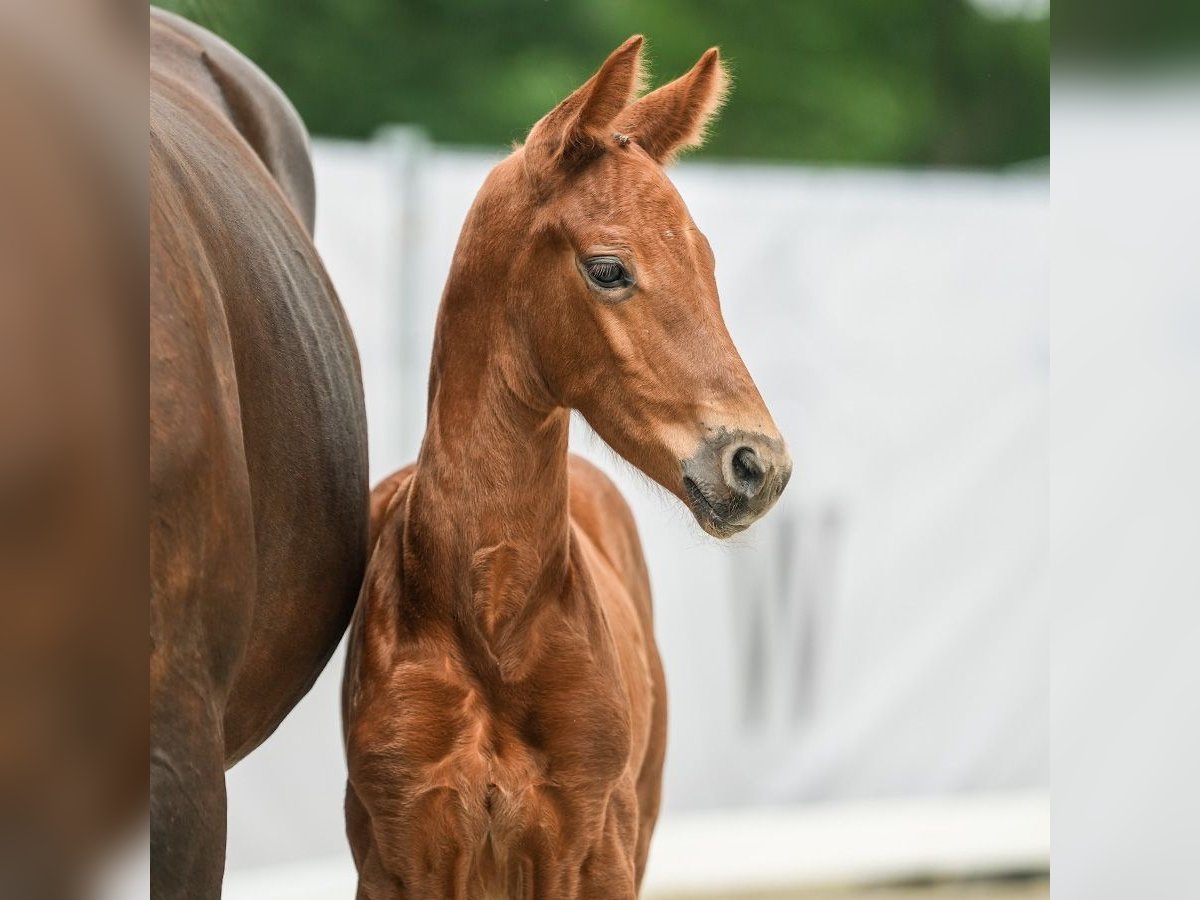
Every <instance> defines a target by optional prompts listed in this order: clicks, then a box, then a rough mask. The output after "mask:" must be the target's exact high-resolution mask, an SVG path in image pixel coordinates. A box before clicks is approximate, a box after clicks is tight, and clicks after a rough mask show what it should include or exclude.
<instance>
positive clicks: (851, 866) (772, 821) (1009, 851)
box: [224, 791, 1050, 900]
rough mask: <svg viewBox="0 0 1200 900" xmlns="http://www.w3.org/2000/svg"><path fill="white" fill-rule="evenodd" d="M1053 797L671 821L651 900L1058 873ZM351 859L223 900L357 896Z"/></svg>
mask: <svg viewBox="0 0 1200 900" xmlns="http://www.w3.org/2000/svg"><path fill="white" fill-rule="evenodd" d="M1049 866H1050V799H1049V795H1048V794H1047V793H1045V792H1040V791H1039V792H1028V793H1011V794H1009V793H1005V794H982V795H981V794H970V795H957V796H945V797H936V798H921V799H895V800H881V801H879V800H876V801H869V802H862V803H837V804H829V805H824V806H815V807H813V806H808V807H782V808H779V809H762V808H755V809H746V810H722V811H714V812H705V813H689V814H679V815H674V816H668V817H665V818H664V819H663V820H662V822H661V823H660V824H659V827H658V829H657V831H656V833H655V836H654V843H653V845H652V847H651V851H650V863H649V867H648V869H647V872H646V881H645V885H644V888H643V891H642V896H643V897H644V898H645V900H655V898H659V900H665V898H673V900H682V898H718V897H720V898H728V897H731V896H734V895H737V894H744V893H771V892H784V891H789V890H798V889H804V888H812V887H824V886H832V885H862V884H872V883H874V884H878V883H881V882H888V881H902V880H908V879H914V878H959V877H967V876H985V875H1002V874H1011V873H1021V872H1038V871H1049ZM355 886H356V878H355V873H354V868H353V865H352V864H351V862H350V859H349V854H348V853H347V854H346V855H345V856H342V857H336V858H331V859H322V860H314V861H309V862H301V863H291V864H287V865H280V866H270V867H265V868H262V869H253V870H246V871H240V872H237V871H235V872H230V873H229V874H228V876H227V877H226V879H225V892H224V896H225V900H333V898H344V897H350V896H353V895H354V891H355Z"/></svg>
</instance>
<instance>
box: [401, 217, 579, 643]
mask: <svg viewBox="0 0 1200 900" xmlns="http://www.w3.org/2000/svg"><path fill="white" fill-rule="evenodd" d="M479 205H480V204H479V203H477V204H476V206H477V207H478V206H479ZM480 219H481V216H479V215H478V213H477V210H473V211H472V213H471V215H469V216H468V219H467V224H466V225H465V226H464V229H463V235H462V237H461V239H460V242H459V247H458V250H457V251H456V253H455V259H454V264H453V266H452V269H451V274H450V277H449V279H448V281H447V284H446V289H445V292H444V294H443V296H442V303H441V308H440V310H439V313H438V322H437V329H436V333H435V338H434V352H433V359H432V362H431V366H430V377H429V404H428V420H427V425H426V429H425V436H424V440H423V442H422V444H421V451H420V455H419V457H418V460H417V467H416V470H415V472H414V473H413V476H412V480H411V482H410V487H409V502H408V505H407V520H406V544H407V552H408V553H410V554H412V555H413V556H414V557H415V558H416V559H420V560H422V569H423V570H424V571H425V572H426V573H427V575H428V578H429V579H430V581H431V582H433V583H431V584H428V585H425V586H424V587H425V590H422V591H421V594H422V595H423V596H425V597H427V598H428V600H429V602H432V603H434V604H436V605H438V606H439V607H442V608H443V609H447V611H449V612H451V613H452V614H453V616H454V618H455V619H456V620H458V621H460V622H461V621H471V620H473V621H476V622H478V623H479V624H480V627H481V630H482V633H483V634H484V635H485V638H491V637H493V636H494V634H495V633H496V631H497V630H498V629H503V628H504V626H505V624H506V623H508V624H511V623H513V622H516V621H519V620H520V618H521V616H522V613H523V612H525V611H527V607H528V606H529V604H530V602H531V601H532V600H533V599H535V597H542V598H556V597H559V596H561V595H562V587H563V584H564V583H565V581H566V578H567V576H568V570H569V567H570V557H571V531H570V524H569V516H568V482H567V439H568V434H569V428H570V411H569V410H567V409H565V408H563V407H562V406H559V405H557V404H556V403H555V402H554V401H553V399H552V398H551V397H550V394H549V391H548V390H547V389H546V388H545V385H544V381H543V380H542V378H541V374H540V372H539V371H537V366H536V364H535V362H534V360H533V354H532V353H531V351H530V348H529V341H528V336H527V335H526V334H524V333H523V332H522V329H521V326H520V325H519V323H518V321H517V320H518V319H519V317H518V316H515V315H514V314H513V312H512V306H511V303H512V298H511V297H510V296H509V295H508V289H507V286H506V285H504V284H503V283H499V284H497V283H496V282H495V280H494V278H489V274H492V273H494V272H496V271H504V269H503V268H502V267H501V268H497V267H496V266H495V265H492V264H491V263H492V262H494V261H493V260H488V259H486V258H484V252H485V251H482V250H481V247H488V246H493V245H494V242H492V241H480V240H474V239H473V236H474V234H475V233H476V231H477V230H478V229H479V228H480V227H481V223H480ZM491 224H492V226H493V228H492V229H489V230H494V226H495V223H494V222H493V223H491Z"/></svg>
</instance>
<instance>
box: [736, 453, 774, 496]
mask: <svg viewBox="0 0 1200 900" xmlns="http://www.w3.org/2000/svg"><path fill="white" fill-rule="evenodd" d="M732 463H733V474H734V477H736V478H737V480H738V481H739V482H741V484H742V485H743V486H744V487H745V489H746V493H747V494H749V495H750V496H753V495H754V494H757V493H758V491H759V489H760V488H761V487H762V485H763V481H764V480H765V474H766V473H765V472H764V470H763V464H762V460H761V459H759V457H758V454H757V453H755V452H754V448H753V447H740V448H738V450H737V452H735V453H734V454H733V460H732Z"/></svg>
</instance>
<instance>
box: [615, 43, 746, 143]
mask: <svg viewBox="0 0 1200 900" xmlns="http://www.w3.org/2000/svg"><path fill="white" fill-rule="evenodd" d="M728 89H729V75H728V73H727V72H726V71H725V66H724V64H723V63H722V62H721V54H720V51H718V50H717V48H716V47H713V48H711V49H710V50H708V51H707V52H705V54H704V55H703V56H701V57H700V61H699V62H698V63H696V65H694V66H693V67H692V70H691V71H690V72H688V73H687V74H686V75H684V76H683V77H682V78H676V79H675V80H674V81H672V82H670V83H669V84H665V85H663V86H662V87H660V88H659V89H658V90H656V91H652V92H651V93H649V94H647V95H646V96H645V97H642V98H641V99H640V100H637V101H635V102H633V103H631V104H630V105H629V106H627V107H626V108H625V111H624V112H623V113H621V115H620V117H619V118H618V119H617V122H616V128H617V131H619V132H620V133H622V134H626V135H628V136H629V137H630V138H632V139H633V140H634V141H636V142H637V144H638V145H639V146H640V147H641V148H642V149H643V150H645V151H646V152H647V153H649V154H650V155H651V156H652V157H653V158H654V159H656V160H657V161H658V162H660V163H665V162H667V161H668V160H670V159H671V158H672V157H673V156H675V154H677V153H680V152H682V151H684V150H689V149H691V148H693V147H699V146H700V145H701V144H702V143H704V132H705V129H706V128H707V127H708V124H709V122H710V121H711V120H712V118H713V116H714V115H715V113H716V112H717V110H718V109H720V107H721V104H722V103H723V102H724V100H725V93H726V91H728Z"/></svg>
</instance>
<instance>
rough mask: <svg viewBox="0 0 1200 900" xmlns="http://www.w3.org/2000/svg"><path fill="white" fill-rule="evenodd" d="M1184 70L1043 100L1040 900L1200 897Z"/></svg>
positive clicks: (1190, 139)
mask: <svg viewBox="0 0 1200 900" xmlns="http://www.w3.org/2000/svg"><path fill="white" fill-rule="evenodd" d="M1198 159H1200V71H1197V70H1196V69H1192V70H1191V72H1190V73H1189V74H1182V73H1180V72H1179V71H1176V72H1175V73H1174V74H1173V75H1171V76H1170V77H1162V76H1159V77H1147V75H1146V74H1145V73H1143V74H1140V75H1139V76H1138V77H1136V78H1134V77H1132V76H1130V75H1126V76H1123V77H1121V78H1116V77H1113V76H1112V75H1106V76H1103V77H1101V76H1098V75H1096V74H1095V73H1094V72H1093V73H1091V74H1083V73H1081V72H1077V71H1076V72H1068V73H1064V72H1059V73H1057V74H1056V83H1055V89H1054V165H1053V178H1054V215H1055V241H1056V245H1055V261H1054V272H1053V280H1052V292H1053V297H1054V302H1053V307H1052V311H1051V333H1052V340H1053V359H1054V379H1053V387H1052V391H1051V407H1052V409H1053V424H1052V431H1051V479H1052V481H1051V484H1052V492H1051V548H1052V549H1051V554H1052V560H1053V574H1052V583H1053V587H1054V594H1055V607H1054V620H1053V631H1054V645H1053V648H1054V650H1053V655H1052V657H1051V663H1052V665H1051V671H1052V675H1051V677H1052V681H1053V693H1052V698H1053V700H1052V710H1051V711H1052V721H1053V729H1054V730H1053V734H1052V744H1051V746H1052V769H1053V786H1054V788H1053V789H1054V797H1053V802H1054V896H1055V898H1056V900H1125V898H1130V897H1170V898H1176V897H1179V898H1183V897H1197V896H1200V868H1197V866H1196V841H1197V826H1196V810H1197V808H1200V779H1198V778H1197V775H1196V760H1197V758H1200V719H1198V717H1197V715H1196V707H1197V704H1196V699H1195V685H1196V684H1197V681H1198V679H1200V674H1198V672H1197V663H1196V660H1197V655H1196V634H1197V629H1198V628H1200V606H1197V600H1198V599H1200V563H1198V559H1200V556H1198V554H1197V548H1198V547H1200V513H1198V512H1197V498H1198V497H1200V468H1198V467H1197V460H1200V402H1197V398H1198V397H1200V288H1198V285H1200V255H1197V253H1196V236H1197V234H1198V233H1200V178H1198V177H1197V173H1196V161H1197V160H1198Z"/></svg>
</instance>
